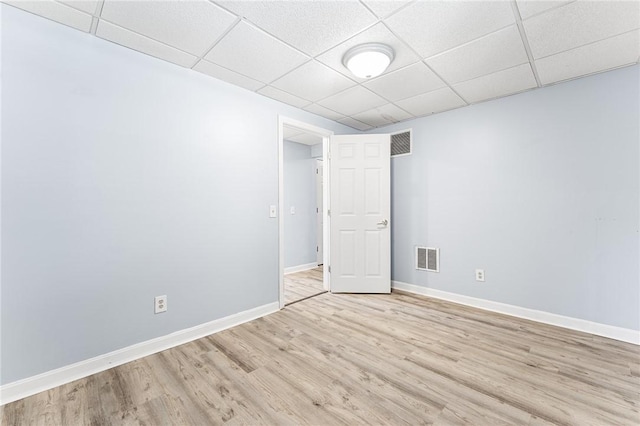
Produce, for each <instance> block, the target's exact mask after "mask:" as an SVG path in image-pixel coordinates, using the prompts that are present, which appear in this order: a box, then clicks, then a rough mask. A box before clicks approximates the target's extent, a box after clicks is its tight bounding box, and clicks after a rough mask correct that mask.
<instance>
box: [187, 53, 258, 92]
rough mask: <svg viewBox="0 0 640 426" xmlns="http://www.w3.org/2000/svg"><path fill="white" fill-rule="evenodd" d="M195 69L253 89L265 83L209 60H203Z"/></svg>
mask: <svg viewBox="0 0 640 426" xmlns="http://www.w3.org/2000/svg"><path fill="white" fill-rule="evenodd" d="M193 69H194V70H196V71H198V72H201V73H204V74H207V75H210V76H211V77H215V78H217V79H219V80H223V81H226V82H227V83H231V84H235V85H236V86H240V87H244V88H245V89H249V90H251V91H254V92H255V91H256V90H258V89H259V88H261V87H264V83H261V82H259V81H256V80H254V79H252V78H249V77H245V76H244V75H242V74H238V73H237V72H234V71H231V70H228V69H226V68H222V67H221V66H218V65H216V64H213V63H211V62H209V61H205V60H202V61H200V62H198V63H197V64H196V66H195V67H193Z"/></svg>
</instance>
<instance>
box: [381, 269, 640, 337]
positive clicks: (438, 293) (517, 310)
mask: <svg viewBox="0 0 640 426" xmlns="http://www.w3.org/2000/svg"><path fill="white" fill-rule="evenodd" d="M391 286H392V288H394V289H397V290H402V291H406V292H408V293H414V294H420V295H423V296H428V297H434V298H436V299H442V300H446V301H449V302H454V303H459V304H461V305H467V306H472V307H474V308H479V309H484V310H486V311H492V312H498V313H501V314H506V315H511V316H514V317H518V318H524V319H528V320H532V321H537V322H542V323H545V324H550V325H555V326H558V327H563V328H568V329H571V330H577V331H582V332H585V333H590V334H595V335H598V336H603V337H608V338H610V339H615V340H620V341H622V342H627V343H633V344H634V345H640V331H637V330H632V329H628V328H622V327H615V326H612V325H607V324H601V323H597V322H592V321H587V320H583V319H579V318H571V317H565V316H563V315H557V314H552V313H549V312H544V311H537V310H535V309H529V308H523V307H520V306H515V305H508V304H506V303H500V302H493V301H491V300H486V299H478V298H475V297H470V296H463V295H461V294H455V293H449V292H447V291H442V290H436V289H433V288H427V287H422V286H419V285H415V284H407V283H403V282H400V281H392V282H391Z"/></svg>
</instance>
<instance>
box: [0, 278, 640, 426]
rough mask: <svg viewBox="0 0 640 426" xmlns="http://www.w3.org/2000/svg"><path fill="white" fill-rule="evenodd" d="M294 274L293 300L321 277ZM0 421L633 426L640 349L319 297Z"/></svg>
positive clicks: (450, 308) (67, 389)
mask: <svg viewBox="0 0 640 426" xmlns="http://www.w3.org/2000/svg"><path fill="white" fill-rule="evenodd" d="M288 277H289V278H290V280H291V282H293V283H294V284H297V289H294V291H293V292H292V293H291V294H292V295H293V294H298V296H300V294H305V293H304V292H305V291H306V289H307V288H308V287H311V286H308V285H307V283H308V281H309V280H315V281H316V283H318V282H319V283H321V280H322V278H321V270H312V271H305V272H303V273H300V275H297V274H291V275H288ZM299 289H302V290H299ZM297 292H299V293H297ZM0 420H1V422H2V425H10V426H14V425H15V426H17V425H20V426H22V425H47V426H48V425H110V424H113V425H145V426H151V425H153V426H155V425H205V424H206V425H223V424H224V425H275V424H277V425H301V424H310V425H311V424H313V425H317V424H326V425H342V424H348V425H356V424H380V425H383V424H392V425H403V424H406V425H417V424H436V425H457V424H474V425H489V424H491V425H500V424H504V425H532V426H548V425H550V424H555V425H609V424H612V425H613V424H615V425H635V426H637V425H639V424H640V348H639V347H638V346H635V345H631V344H626V343H623V342H618V341H613V340H610V339H605V338H602V337H598V336H593V335H589V334H587V333H579V332H574V331H571V330H567V329H560V328H557V327H553V326H550V325H545V324H538V323H534V322H531V321H527V320H523V319H519V318H513V317H509V316H506V315H501V314H494V313H490V312H486V311H481V310H477V309H473V308H470V307H467V306H462V305H457V304H453V303H448V302H445V301H441V300H435V299H429V298H425V297H417V296H415V295H409V294H404V293H397V292H394V293H392V294H391V295H349V294H340V295H332V294H321V295H319V296H316V297H313V298H311V299H305V300H303V301H300V302H298V303H294V304H291V305H289V306H287V307H286V308H285V309H284V310H282V311H279V312H277V313H275V314H272V315H269V316H267V317H263V318H260V319H258V320H255V321H251V322H249V323H246V324H243V325H241V326H238V327H234V328H232V329H228V330H225V331H223V332H220V333H217V334H214V335H211V336H207V337H204V338H202V339H198V340H196V341H194V342H190V343H187V344H185V345H181V346H178V347H175V348H172V349H169V350H167V351H163V352H160V353H157V354H154V355H151V356H148V357H145V358H142V359H140V360H136V361H133V362H130V363H128V364H125V365H121V366H119V367H116V368H113V369H110V370H107V371H104V372H102V373H99V374H95V375H93V376H89V377H87V378H85V379H81V380H77V381H75V382H71V383H69V384H66V385H63V386H60V387H58V388H55V389H51V390H49V391H46V392H42V393H40V394H37V395H34V396H32V397H29V398H25V399H23V400H20V401H16V402H13V403H10V404H7V405H5V406H3V407H2V408H1V412H0Z"/></svg>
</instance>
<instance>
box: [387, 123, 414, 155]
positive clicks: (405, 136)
mask: <svg viewBox="0 0 640 426" xmlns="http://www.w3.org/2000/svg"><path fill="white" fill-rule="evenodd" d="M410 154H411V130H403V131H402V132H399V133H393V134H392V135H391V156H392V157H398V156H400V155H410Z"/></svg>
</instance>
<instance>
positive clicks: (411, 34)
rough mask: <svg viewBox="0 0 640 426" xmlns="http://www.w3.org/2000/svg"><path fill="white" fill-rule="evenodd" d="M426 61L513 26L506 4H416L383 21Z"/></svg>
mask: <svg viewBox="0 0 640 426" xmlns="http://www.w3.org/2000/svg"><path fill="white" fill-rule="evenodd" d="M385 22H386V23H387V25H389V27H390V28H391V29H392V30H393V31H394V32H395V33H396V34H398V35H399V36H400V37H401V38H403V39H404V41H406V42H407V43H409V45H410V46H412V47H413V48H414V49H416V50H417V51H418V53H420V55H422V57H423V58H427V57H430V56H433V55H435V54H438V53H440V52H443V51H445V50H448V49H451V48H452V47H456V46H459V45H461V44H463V43H467V42H469V41H471V40H474V39H476V38H478V37H481V36H483V35H485V34H489V33H491V32H493V31H496V30H499V29H500V28H504V27H506V26H507V25H510V24H513V23H515V18H514V16H513V10H512V8H511V2H508V1H419V2H416V3H413V4H412V5H410V6H408V7H406V8H404V9H402V10H401V11H400V12H398V13H396V14H395V15H393V16H391V17H390V18H388V19H386V20H385Z"/></svg>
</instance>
